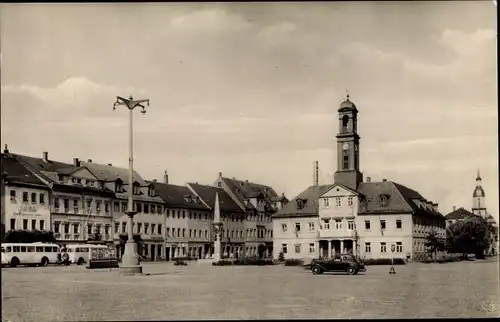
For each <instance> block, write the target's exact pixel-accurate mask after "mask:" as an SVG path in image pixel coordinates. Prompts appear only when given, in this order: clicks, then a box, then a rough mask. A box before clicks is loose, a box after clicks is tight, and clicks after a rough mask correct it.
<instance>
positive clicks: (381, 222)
mask: <svg viewBox="0 0 500 322" xmlns="http://www.w3.org/2000/svg"><path fill="white" fill-rule="evenodd" d="M380 230H385V220H381V221H380Z"/></svg>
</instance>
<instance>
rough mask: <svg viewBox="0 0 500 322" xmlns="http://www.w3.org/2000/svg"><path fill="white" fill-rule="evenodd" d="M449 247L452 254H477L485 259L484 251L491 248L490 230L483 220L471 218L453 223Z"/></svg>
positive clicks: (449, 232)
mask: <svg viewBox="0 0 500 322" xmlns="http://www.w3.org/2000/svg"><path fill="white" fill-rule="evenodd" d="M447 233H448V236H447V241H448V247H449V250H450V251H451V252H454V253H461V254H462V255H463V256H464V257H466V256H467V254H475V255H476V258H484V251H485V250H486V249H488V248H489V244H490V229H489V227H488V224H487V223H486V221H485V220H484V219H483V218H480V217H478V218H471V219H467V220H463V221H457V222H455V223H453V224H452V225H451V226H450V227H449V229H448V232H447Z"/></svg>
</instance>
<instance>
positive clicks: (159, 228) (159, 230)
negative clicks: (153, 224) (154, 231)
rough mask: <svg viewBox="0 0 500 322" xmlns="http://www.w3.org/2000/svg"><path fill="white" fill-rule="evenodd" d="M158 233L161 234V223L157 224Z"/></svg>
mask: <svg viewBox="0 0 500 322" xmlns="http://www.w3.org/2000/svg"><path fill="white" fill-rule="evenodd" d="M158 235H161V224H158Z"/></svg>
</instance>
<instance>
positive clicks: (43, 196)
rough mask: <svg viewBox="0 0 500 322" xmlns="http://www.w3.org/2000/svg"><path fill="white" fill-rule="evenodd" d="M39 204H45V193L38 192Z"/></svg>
mask: <svg viewBox="0 0 500 322" xmlns="http://www.w3.org/2000/svg"><path fill="white" fill-rule="evenodd" d="M40 204H41V205H44V204H45V194H43V193H41V194H40Z"/></svg>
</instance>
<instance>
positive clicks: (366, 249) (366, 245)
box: [365, 243, 372, 253]
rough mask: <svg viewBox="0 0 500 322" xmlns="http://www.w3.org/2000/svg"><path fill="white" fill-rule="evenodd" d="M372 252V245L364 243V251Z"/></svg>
mask: <svg viewBox="0 0 500 322" xmlns="http://www.w3.org/2000/svg"><path fill="white" fill-rule="evenodd" d="M371 252H372V246H371V244H370V243H365V253H371Z"/></svg>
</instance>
